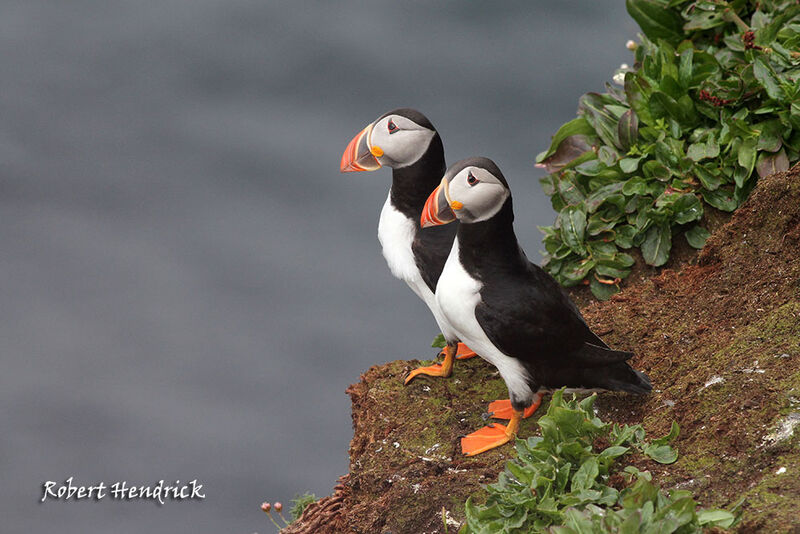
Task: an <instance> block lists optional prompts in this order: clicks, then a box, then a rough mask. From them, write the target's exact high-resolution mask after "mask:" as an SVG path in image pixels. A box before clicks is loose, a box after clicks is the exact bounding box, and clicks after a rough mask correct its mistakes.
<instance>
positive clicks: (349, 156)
mask: <svg viewBox="0 0 800 534" xmlns="http://www.w3.org/2000/svg"><path fill="white" fill-rule="evenodd" d="M370 133H372V124H370V125H369V126H367V127H366V128H364V129H363V130H361V131H360V132H359V133H358V134H357V135H356V136H355V137H354V138H353V140H352V141H350V144H349V145H347V148H345V149H344V154H342V163H341V164H340V166H339V169H340V170H341V171H342V172H357V171H374V170H375V169H380V168H381V164H380V162H379V161H378V158H376V157H375V156H374V155H372V151H371V150H370V146H369V135H370Z"/></svg>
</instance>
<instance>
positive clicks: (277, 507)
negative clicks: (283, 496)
mask: <svg viewBox="0 0 800 534" xmlns="http://www.w3.org/2000/svg"><path fill="white" fill-rule="evenodd" d="M281 510H283V505H282V504H281V503H279V502H276V503H275V511H276V512H278V513H280V511H281Z"/></svg>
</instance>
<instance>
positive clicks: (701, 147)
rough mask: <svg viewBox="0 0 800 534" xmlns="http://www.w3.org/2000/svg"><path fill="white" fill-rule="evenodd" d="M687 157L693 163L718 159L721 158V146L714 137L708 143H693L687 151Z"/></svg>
mask: <svg viewBox="0 0 800 534" xmlns="http://www.w3.org/2000/svg"><path fill="white" fill-rule="evenodd" d="M686 155H687V156H688V157H689V158H690V159H691V160H692V161H700V160H703V159H706V158H716V157H717V156H719V145H718V144H717V142H716V139H714V138H713V137H712V138H711V139H709V140H708V143H692V144H691V145H689V149H688V150H687V151H686Z"/></svg>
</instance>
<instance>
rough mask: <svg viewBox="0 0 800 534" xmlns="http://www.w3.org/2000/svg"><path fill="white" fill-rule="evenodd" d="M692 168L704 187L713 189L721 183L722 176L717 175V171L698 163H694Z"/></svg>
mask: <svg viewBox="0 0 800 534" xmlns="http://www.w3.org/2000/svg"><path fill="white" fill-rule="evenodd" d="M692 170H693V171H694V174H695V176H697V179H698V180H700V183H701V184H702V185H703V187H704V188H705V189H707V190H709V191H714V190H715V189H717V188H718V187H719V186H720V185H722V178H720V176H719V171H716V170H715V171H711V170H709V169H707V168H706V167H702V166H700V165H695V166H694V167H692Z"/></svg>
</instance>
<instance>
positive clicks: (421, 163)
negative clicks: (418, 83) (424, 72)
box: [341, 108, 466, 378]
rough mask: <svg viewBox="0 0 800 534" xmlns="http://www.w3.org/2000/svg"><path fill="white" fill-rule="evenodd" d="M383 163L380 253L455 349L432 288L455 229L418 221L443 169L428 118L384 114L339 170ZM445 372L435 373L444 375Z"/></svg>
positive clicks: (364, 132)
mask: <svg viewBox="0 0 800 534" xmlns="http://www.w3.org/2000/svg"><path fill="white" fill-rule="evenodd" d="M383 165H387V166H389V167H391V168H392V186H391V188H390V189H389V194H388V196H387V198H386V202H385V203H384V205H383V209H382V210H381V214H380V219H379V222H378V239H379V241H380V243H381V247H382V252H383V256H384V258H385V259H386V263H387V264H388V266H389V269H390V270H391V272H392V274H393V275H394V276H395V277H396V278H399V279H400V280H403V281H404V282H406V284H408V286H409V287H410V288H411V289H412V290H413V291H414V293H416V294H417V296H419V297H420V298H421V299H422V300H423V301H424V302H425V304H426V305H427V306H428V308H429V309H430V311H431V313H432V314H433V316H434V318H435V319H436V323H437V325H438V327H439V329H440V331H441V332H442V333H443V334H445V336H446V337H447V338H448V339H452V340H454V341H453V344H452V345H451V348H452V350H453V352H455V350H456V349H455V347H456V344H457V341H456V340H455V339H456V336H455V333H454V332H453V331H452V329H450V328H449V325H448V323H447V321H446V319H445V318H444V315H443V314H442V312H441V309H440V308H439V305H438V304H437V302H436V298H435V291H436V284H437V282H438V280H439V276H440V275H441V273H442V269H443V268H444V265H445V262H446V261H447V256H448V254H449V251H450V248H451V246H452V243H453V239H454V237H455V233H456V228H455V227H436V228H425V229H423V228H421V226H420V215H421V213H422V208H423V206H424V204H425V201H426V199H427V198H428V194H429V193H430V191H431V189H433V188H434V187H435V186H436V184H438V183H439V181H440V180H441V177H442V175H443V174H444V172H445V170H446V165H445V159H444V146H443V144H442V140H441V137H440V136H439V133H438V132H437V131H436V129H435V128H434V127H433V124H431V122H430V121H429V120H428V118H427V117H425V116H424V115H423V114H422V113H420V112H419V111H416V110H413V109H409V108H401V109H396V110H393V111H390V112H388V113H385V114H384V115H382V116H381V117H379V118H378V119H377V120H376V121H374V122H372V123H370V124H369V125H367V127H366V128H364V129H363V130H362V131H361V132H359V134H357V135H356V136H355V137H354V138H353V140H352V141H351V142H350V144H349V145H348V147H347V149H346V150H345V152H344V154H343V156H342V163H341V170H342V172H350V171H365V170H375V169H378V168H380V167H381V166H383ZM465 352H466V351H465ZM451 359H452V356H451ZM451 365H452V364H451ZM426 369H428V368H426ZM447 371H448V372H447V373H446V374H443V375H442V374H441V373H440V372H439V370H435V373H434V374H436V375H441V376H447V375H449V370H447ZM422 374H432V373H427V372H423V373H422ZM410 378H413V376H411V377H410Z"/></svg>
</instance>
